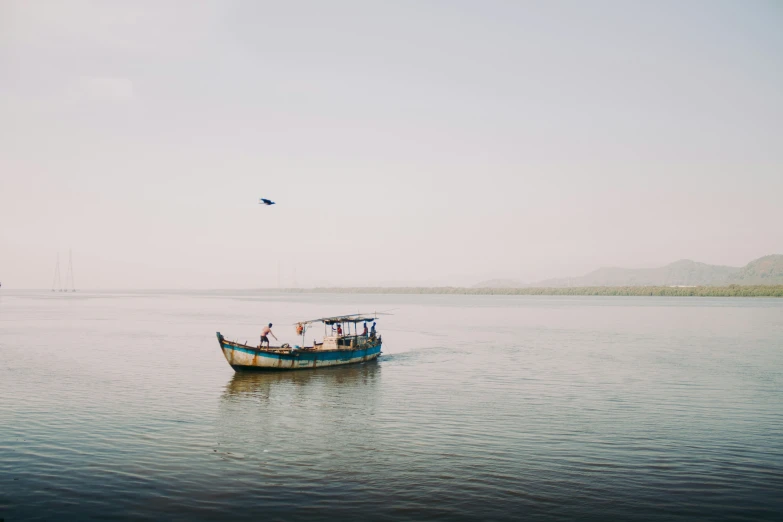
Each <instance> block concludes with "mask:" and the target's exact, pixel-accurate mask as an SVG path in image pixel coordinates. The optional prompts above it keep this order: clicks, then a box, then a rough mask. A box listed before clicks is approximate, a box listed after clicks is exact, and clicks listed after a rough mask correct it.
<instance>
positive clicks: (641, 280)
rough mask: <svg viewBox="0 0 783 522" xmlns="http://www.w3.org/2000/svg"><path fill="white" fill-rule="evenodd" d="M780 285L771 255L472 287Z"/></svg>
mask: <svg viewBox="0 0 783 522" xmlns="http://www.w3.org/2000/svg"><path fill="white" fill-rule="evenodd" d="M702 285H703V286H725V285H783V255H770V256H764V257H760V258H759V259H756V260H755V261H751V262H750V263H748V264H747V265H745V266H743V267H733V266H720V265H708V264H706V263H699V262H697V261H691V260H689V259H682V260H680V261H675V262H674V263H671V264H668V265H666V266H662V267H659V268H613V267H606V268H599V269H598V270H594V271H593V272H590V273H589V274H585V275H583V276H579V277H566V278H560V279H546V280H544V281H539V282H537V283H532V284H525V283H522V282H519V281H514V280H511V279H492V280H488V281H482V282H480V283H478V284H476V285H474V288H524V287H579V286H702Z"/></svg>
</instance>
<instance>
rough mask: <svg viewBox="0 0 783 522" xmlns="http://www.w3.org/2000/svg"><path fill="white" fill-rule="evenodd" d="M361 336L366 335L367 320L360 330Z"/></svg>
mask: <svg viewBox="0 0 783 522" xmlns="http://www.w3.org/2000/svg"><path fill="white" fill-rule="evenodd" d="M362 336H363V337H367V321H365V322H364V330H362Z"/></svg>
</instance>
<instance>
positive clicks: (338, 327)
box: [337, 324, 343, 335]
mask: <svg viewBox="0 0 783 522" xmlns="http://www.w3.org/2000/svg"><path fill="white" fill-rule="evenodd" d="M342 334H343V327H342V326H340V325H339V324H338V325H337V335H342Z"/></svg>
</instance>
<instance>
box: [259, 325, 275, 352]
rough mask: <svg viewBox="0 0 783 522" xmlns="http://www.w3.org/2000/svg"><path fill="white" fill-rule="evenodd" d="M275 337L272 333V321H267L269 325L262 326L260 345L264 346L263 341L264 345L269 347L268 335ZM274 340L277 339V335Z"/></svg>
mask: <svg viewBox="0 0 783 522" xmlns="http://www.w3.org/2000/svg"><path fill="white" fill-rule="evenodd" d="M270 335H271V336H272V337H275V334H273V333H272V323H269V326H264V328H263V329H262V330H261V345H260V346H261V347H263V346H264V343H266V347H267V348H269V337H268V336H270ZM275 341H277V337H275Z"/></svg>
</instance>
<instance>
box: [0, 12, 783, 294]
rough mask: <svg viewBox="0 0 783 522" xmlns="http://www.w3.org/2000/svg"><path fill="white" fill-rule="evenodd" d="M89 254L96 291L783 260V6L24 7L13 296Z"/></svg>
mask: <svg viewBox="0 0 783 522" xmlns="http://www.w3.org/2000/svg"><path fill="white" fill-rule="evenodd" d="M259 197H269V198H271V199H273V200H275V201H277V203H278V204H277V205H276V206H274V207H269V208H267V207H261V206H259V205H258V203H257V201H258V198H259ZM69 248H72V249H73V255H74V265H75V277H76V284H77V287H79V288H83V289H87V288H240V287H260V286H276V285H277V279H278V268H277V267H278V263H280V266H281V267H282V268H281V270H282V279H283V284H284V285H292V284H293V281H294V279H293V272H294V270H295V271H296V280H297V283H298V284H299V286H309V285H318V284H320V285H324V284H340V285H367V284H472V283H474V282H477V281H479V280H481V279H485V278H489V277H514V278H518V279H520V280H522V281H535V280H538V279H543V278H547V277H555V276H567V275H576V274H581V273H584V272H587V271H589V270H592V269H594V268H597V267H599V266H605V265H612V266H628V267H641V266H655V265H661V264H665V263H668V262H671V261H674V260H677V259H681V258H691V259H695V260H699V261H704V262H708V263H716V264H729V265H738V266H739V265H743V264H745V263H746V262H748V261H750V260H751V259H754V258H756V257H759V256H762V255H765V254H770V253H783V3H781V2H779V1H777V0H770V1H729V2H721V1H715V0H705V1H687V0H686V1H670V2H667V1H647V2H632V1H614V2H605V1H591V2H583V1H571V2H544V1H541V2H522V1H487V0H481V1H478V0H476V1H445V0H444V1H425V0H415V1H399V0H395V1H386V2H375V1H368V0H356V1H334V0H333V1H329V2H321V1H312V2H297V1H286V2H279V1H276V2H261V1H247V2H227V1H216V2H189V1H171V2H161V1H158V0H156V1H149V2H140V1H127V2H111V1H103V0H101V1H95V2H81V1H76V0H69V1H67V2H66V1H52V2H42V1H15V0H10V1H9V0H0V281H1V282H2V283H3V286H4V287H12V288H47V287H49V286H51V284H52V278H53V275H54V268H55V258H56V255H57V253H58V251H59V252H60V254H61V256H66V257H67V250H68V249H69Z"/></svg>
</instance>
